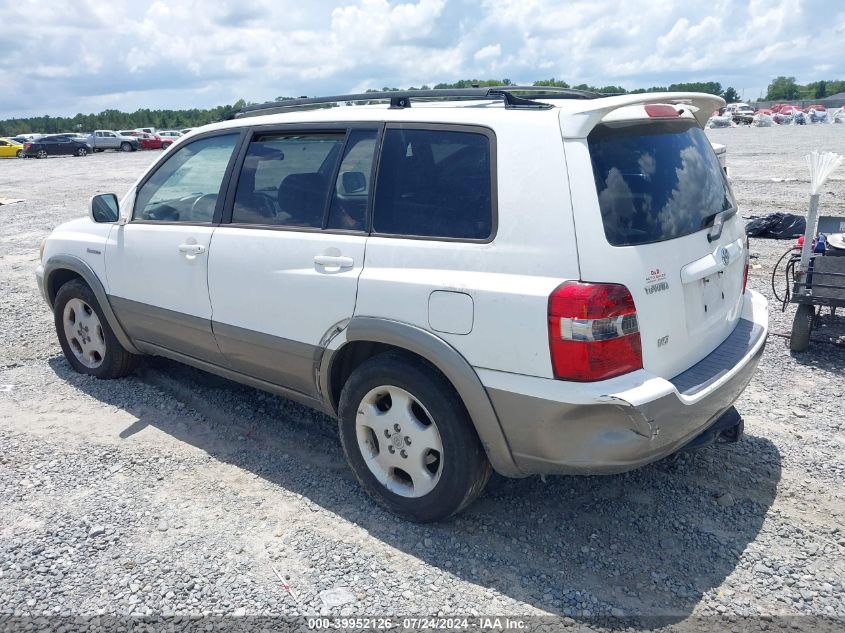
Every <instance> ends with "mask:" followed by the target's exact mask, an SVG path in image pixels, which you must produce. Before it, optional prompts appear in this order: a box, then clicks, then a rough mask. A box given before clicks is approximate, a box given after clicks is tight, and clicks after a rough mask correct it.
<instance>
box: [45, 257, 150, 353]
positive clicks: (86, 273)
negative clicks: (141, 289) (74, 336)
mask: <svg viewBox="0 0 845 633" xmlns="http://www.w3.org/2000/svg"><path fill="white" fill-rule="evenodd" d="M74 279H81V280H82V281H83V282H85V284H86V285H87V286H88V287H89V288H91V291H92V292H93V293H94V296H95V297H96V298H97V303H99V304H100V309H101V310H102V311H103V316H105V317H106V320H107V321H108V323H109V326H111V329H112V331H113V332H114V335H115V337H116V338H117V340H118V341H119V342H120V344H121V345H122V346H123V347H124V349H126V351H128V352H131V353H133V354H140V353H141V352H139V351H138V350H137V348H136V347H135V346H134V345H133V344H132V341H131V340H130V339H129V337H128V336H127V335H126V331H125V330H124V329H123V326H122V325H121V324H120V321H119V320H118V318H117V315H116V314H115V313H114V310H112V307H111V303H109V298H108V295H107V294H106V289H105V287H104V286H103V283H102V282H101V281H100V279H99V277H97V273H95V272H94V270H93V269H92V268H91V266H89V265H88V264H87V263H86V262H84V261H83V260H81V259H80V258H78V257H75V256H73V255H53V256H52V257H50V259H48V260H47V262H46V263H45V264H44V296H45V298H46V299H47V303H48V304H49V306H50V309H51V310H52V309H53V307H54V306H53V304H54V302H55V299H56V294H57V293H58V292H59V288H61V287H62V286H63V285H64V284H66V283H68V282H69V281H72V280H74Z"/></svg>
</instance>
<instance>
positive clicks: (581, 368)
mask: <svg viewBox="0 0 845 633" xmlns="http://www.w3.org/2000/svg"><path fill="white" fill-rule="evenodd" d="M549 350H550V352H551V357H552V368H553V370H554V375H555V378H557V379H559V380H573V381H578V382H588V381H593V380H605V379H607V378H613V377H615V376H620V375H622V374H627V373H628V372H631V371H635V370H637V369H642V366H643V352H642V344H641V342H640V329H639V323H638V322H637V310H636V308H635V307H634V298H633V297H632V296H631V293H630V292H629V291H628V289H627V288H626V287H625V286H621V285H618V284H598V283H584V282H576V281H567V282H566V283H564V284H562V285H560V286H558V287H557V289H556V290H555V291H554V292H553V293H552V294H551V296H550V297H549Z"/></svg>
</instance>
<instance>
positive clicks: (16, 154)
mask: <svg viewBox="0 0 845 633" xmlns="http://www.w3.org/2000/svg"><path fill="white" fill-rule="evenodd" d="M15 156H17V157H18V158H23V150H22V149H19V150H18V151H17V152H15Z"/></svg>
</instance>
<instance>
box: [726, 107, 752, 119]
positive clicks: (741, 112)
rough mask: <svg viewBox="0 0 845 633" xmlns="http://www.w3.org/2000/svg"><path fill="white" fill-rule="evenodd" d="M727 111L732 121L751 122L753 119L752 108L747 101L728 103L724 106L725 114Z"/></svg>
mask: <svg viewBox="0 0 845 633" xmlns="http://www.w3.org/2000/svg"><path fill="white" fill-rule="evenodd" d="M728 113H730V115H731V119H733V122H734V123H751V121H752V120H753V119H754V108H752V107H751V106H750V105H748V104H747V103H729V104H728V105H727V107H725V114H728Z"/></svg>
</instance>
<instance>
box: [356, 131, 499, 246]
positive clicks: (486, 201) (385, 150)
mask: <svg viewBox="0 0 845 633" xmlns="http://www.w3.org/2000/svg"><path fill="white" fill-rule="evenodd" d="M491 164H492V162H491V150H490V139H489V137H488V136H487V135H486V134H482V133H476V132H465V131H451V130H439V129H438V130H435V129H426V130H423V129H418V130H414V129H388V130H387V131H386V132H385V137H384V143H383V147H382V152H381V163H380V167H379V174H378V181H377V183H376V200H375V206H374V209H373V230H374V231H375V232H376V233H381V234H388V235H400V236H415V237H434V238H437V237H441V238H458V239H473V240H485V239H488V238H489V237H490V235H491V234H492V230H493V194H492V187H493V186H492V182H493V177H492V167H491Z"/></svg>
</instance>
